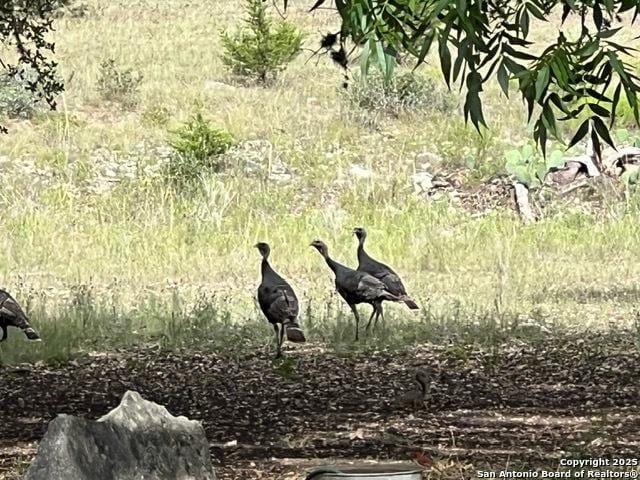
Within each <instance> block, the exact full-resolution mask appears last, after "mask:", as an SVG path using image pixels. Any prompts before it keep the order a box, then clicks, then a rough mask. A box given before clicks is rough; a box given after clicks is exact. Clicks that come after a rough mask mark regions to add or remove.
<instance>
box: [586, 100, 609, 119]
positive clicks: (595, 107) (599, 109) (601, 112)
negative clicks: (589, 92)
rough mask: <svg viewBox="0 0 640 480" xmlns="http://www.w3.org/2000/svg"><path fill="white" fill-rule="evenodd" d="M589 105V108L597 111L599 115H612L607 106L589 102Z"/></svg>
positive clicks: (594, 111)
mask: <svg viewBox="0 0 640 480" xmlns="http://www.w3.org/2000/svg"><path fill="white" fill-rule="evenodd" d="M588 105H589V108H590V109H591V111H592V112H593V113H595V114H596V115H599V116H601V117H609V115H611V113H610V112H609V110H607V109H606V108H604V107H602V106H600V105H598V104H597V103H589V104H588Z"/></svg>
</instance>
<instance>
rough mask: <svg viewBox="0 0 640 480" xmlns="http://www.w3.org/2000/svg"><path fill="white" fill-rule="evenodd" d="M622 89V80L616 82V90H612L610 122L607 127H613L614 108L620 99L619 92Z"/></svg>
mask: <svg viewBox="0 0 640 480" xmlns="http://www.w3.org/2000/svg"><path fill="white" fill-rule="evenodd" d="M621 90H622V82H620V83H618V86H617V87H616V90H615V91H614V92H613V100H612V101H611V123H610V124H609V128H611V127H613V124H614V122H615V121H616V110H617V108H618V102H619V101H620V92H621Z"/></svg>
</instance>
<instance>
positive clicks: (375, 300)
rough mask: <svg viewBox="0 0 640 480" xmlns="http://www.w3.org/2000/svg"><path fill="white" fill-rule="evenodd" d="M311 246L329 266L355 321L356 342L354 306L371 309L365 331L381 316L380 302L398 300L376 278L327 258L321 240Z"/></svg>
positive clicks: (327, 249)
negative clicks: (369, 307) (363, 304)
mask: <svg viewBox="0 0 640 480" xmlns="http://www.w3.org/2000/svg"><path fill="white" fill-rule="evenodd" d="M311 246H312V247H314V248H316V249H317V250H318V252H320V255H322V256H323V257H324V259H325V261H326V262H327V265H329V268H330V269H331V270H332V271H333V273H334V275H335V285H336V290H337V291H338V293H339V294H340V296H341V297H342V298H343V299H344V301H345V302H347V304H348V305H349V308H351V311H352V312H353V316H354V317H355V319H356V340H358V326H359V324H360V316H359V315H358V310H357V309H356V305H358V304H360V303H368V304H369V305H371V306H372V307H373V311H372V312H371V316H370V317H369V322H368V323H367V327H366V329H367V330H369V327H370V326H371V321H372V320H373V318H374V316H375V318H376V321H377V319H378V317H379V316H381V315H382V302H383V301H384V300H391V301H398V300H399V299H398V298H397V297H396V296H395V295H394V294H393V293H391V292H390V291H389V289H388V288H387V287H386V286H385V284H384V283H382V282H381V281H380V280H378V279H377V278H375V277H373V276H372V275H369V274H368V273H366V272H360V271H358V270H353V269H352V268H349V267H346V266H344V265H342V264H340V263H338V262H336V261H335V260H333V259H332V258H331V257H329V248H328V247H327V245H326V244H325V243H324V242H322V241H321V240H314V241H313V242H312V243H311Z"/></svg>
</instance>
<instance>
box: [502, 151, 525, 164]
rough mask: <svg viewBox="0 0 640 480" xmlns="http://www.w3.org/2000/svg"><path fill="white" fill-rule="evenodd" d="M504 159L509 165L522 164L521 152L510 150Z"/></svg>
mask: <svg viewBox="0 0 640 480" xmlns="http://www.w3.org/2000/svg"><path fill="white" fill-rule="evenodd" d="M504 158H505V160H506V163H507V164H514V165H517V164H522V154H521V153H520V150H509V151H507V152H505V154H504Z"/></svg>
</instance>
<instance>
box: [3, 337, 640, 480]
mask: <svg viewBox="0 0 640 480" xmlns="http://www.w3.org/2000/svg"><path fill="white" fill-rule="evenodd" d="M636 341H637V337H633V336H631V335H621V336H619V337H616V338H613V339H612V338H611V337H599V336H597V335H594V336H593V337H592V338H585V337H584V336H583V337H582V338H579V339H578V338H575V339H572V340H571V341H568V340H567V339H564V340H558V339H555V340H551V339H550V340H548V341H544V342H542V343H541V344H540V345H539V346H537V347H532V346H524V345H522V346H518V345H517V344H515V343H514V344H511V345H499V346H496V347H495V348H492V349H488V350H486V349H480V348H476V347H464V346H455V345H451V346H428V345H425V346H421V347H419V348H416V349H413V350H410V351H405V352H388V351H376V352H367V353H358V354H352V355H348V356H343V357H340V356H336V355H335V354H333V353H328V352H325V351H323V350H322V349H321V348H319V347H317V346H315V347H314V346H311V345H308V346H305V347H304V348H303V349H298V350H296V351H293V350H290V351H289V352H288V353H287V358H286V359H285V360H284V361H281V362H274V361H273V360H272V359H271V358H270V353H264V352H259V353H255V354H250V355H246V356H242V357H237V358H232V357H223V356H218V355H215V354H198V353H175V352H174V353H168V352H161V351H158V350H154V349H145V350H139V351H136V352H133V353H132V352H128V353H124V352H122V353H119V352H114V353H109V354H99V355H88V356H86V357H83V358H79V359H78V360H76V361H73V362H72V363H71V364H68V365H65V366H61V367H59V368H52V367H46V366H25V367H3V368H2V369H1V370H0V374H1V375H2V381H1V382H0V398H1V399H2V410H1V411H0V478H3V476H4V478H16V477H14V476H15V475H16V474H17V472H18V471H20V470H21V469H23V468H24V465H26V464H28V461H29V459H30V457H31V456H32V455H33V454H34V452H35V448H36V447H37V441H38V440H39V439H40V438H41V437H42V435H43V434H44V432H45V430H46V426H47V423H48V422H49V421H50V420H51V419H52V418H53V417H54V416H55V415H56V414H58V413H69V414H76V415H82V416H86V417H89V418H97V417H99V416H101V415H103V414H104V413H106V412H107V411H109V410H110V409H112V408H113V407H115V406H116V405H117V404H118V403H119V400H120V398H121V396H122V395H123V393H124V392H125V391H126V390H128V389H134V390H137V391H138V392H140V393H141V394H142V395H143V397H145V398H147V399H149V400H153V401H155V402H158V403H160V404H163V405H166V406H167V408H168V409H169V411H170V412H171V413H173V414H179V415H186V416H188V417H189V418H192V419H199V420H201V421H202V422H203V425H204V428H205V430H206V432H207V436H208V438H209V440H210V442H211V453H212V456H213V459H214V462H215V463H216V465H217V467H218V472H219V474H220V477H221V478H222V479H232V478H268V479H271V478H273V479H275V478H287V477H288V476H291V478H294V477H295V475H297V474H299V472H301V471H302V470H304V469H305V468H308V467H309V466H311V465H313V464H318V463H327V462H330V461H332V459H340V460H344V459H350V460H353V459H390V460H407V459H408V457H409V453H410V452H411V451H412V450H413V449H415V448H422V449H424V450H425V451H426V452H428V453H429V454H431V455H432V456H433V457H434V458H436V459H437V460H438V465H437V468H439V469H440V470H442V472H441V473H443V472H444V473H446V475H447V476H453V477H457V478H460V477H470V476H472V474H473V475H475V469H476V468H479V466H480V465H492V466H493V467H494V468H502V467H503V466H504V465H506V464H507V463H509V464H510V465H526V466H543V467H545V468H550V467H552V468H555V466H556V464H557V462H555V460H556V459H558V458H560V457H577V458H585V457H588V456H603V455H607V454H612V455H613V454H615V455H616V456H625V455H627V456H630V455H634V454H635V455H638V453H640V400H639V398H640V395H639V394H640V354H639V353H638V349H637V347H636ZM422 365H428V366H431V367H435V368H438V367H439V368H440V372H441V373H440V375H439V377H437V378H434V381H433V385H432V398H431V400H430V402H429V405H428V407H427V408H426V409H418V410H414V409H413V408H405V407H395V406H393V400H394V399H395V398H396V396H397V395H398V394H399V393H401V392H403V391H406V390H408V389H410V388H412V384H411V379H410V378H411V371H410V370H411V368H413V367H416V366H422ZM449 469H450V471H449ZM447 472H449V473H447ZM449 474H450V475H449ZM242 475H245V476H244V477H243V476H242Z"/></svg>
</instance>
